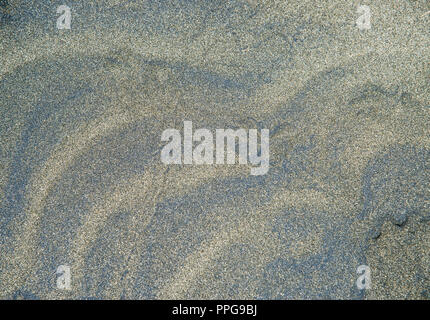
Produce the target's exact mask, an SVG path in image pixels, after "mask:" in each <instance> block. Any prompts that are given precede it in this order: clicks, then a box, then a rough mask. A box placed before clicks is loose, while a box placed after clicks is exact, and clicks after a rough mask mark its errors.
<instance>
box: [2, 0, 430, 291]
mask: <svg viewBox="0 0 430 320" xmlns="http://www.w3.org/2000/svg"><path fill="white" fill-rule="evenodd" d="M61 4H67V5H69V6H70V7H71V9H72V25H71V30H57V28H56V20H57V18H58V16H59V14H57V13H56V9H57V7H58V6H59V5H61ZM360 4H363V5H369V6H370V8H371V13H372V16H371V23H372V28H371V29H370V30H359V29H358V28H357V26H356V23H355V22H356V20H357V18H358V16H359V14H357V5H358V3H357V2H356V1H344V0H336V1H307V0H303V1H257V0H255V1H216V0H189V1H170V0H166V1H162V0H158V1H152V0H147V1H121V0H100V1H79V0H76V1H64V2H63V1H34V2H25V1H19V0H16V1H14V0H9V1H5V0H2V1H0V19H1V20H0V152H1V154H0V191H1V192H0V298H3V299H12V298H24V299H86V298H96V299H103V298H108V299H120V298H123V299H172V298H173V299H176V298H178V299H191V298H193V299H196V298H207V299H215V298H218V299H245V298H246V299H298V298H299V299H328V298H330V299H382V298H389V299H395V298H400V299H429V298H430V272H429V271H430V232H429V231H430V230H429V228H430V122H429V120H430V109H429V107H430V91H429V80H430V66H429V61H430V59H429V58H430V54H429V53H430V22H429V19H430V15H429V14H428V12H429V11H430V4H429V2H428V1H425V0H421V1H406V0H401V1H394V0H389V1H387V0H379V1H378V0H376V1H365V0H363V1H361V3H360ZM184 120H190V121H193V125H194V126H195V128H210V129H216V128H258V129H261V128H267V129H270V169H269V172H268V173H267V174H266V175H262V176H251V175H250V173H249V167H248V166H246V165H224V166H222V165H218V166H217V165H213V166H190V165H188V166H187V165H182V166H179V165H171V166H166V165H164V164H163V163H161V161H160V150H161V148H162V146H163V143H162V142H161V141H160V137H161V133H162V132H163V130H165V129H167V128H181V126H182V124H183V121H184ZM363 264H364V265H368V266H369V267H370V268H371V277H372V288H371V289H369V290H358V289H357V287H356V280H357V278H358V276H359V275H358V274H357V273H356V270H357V267H358V266H360V265H363ZM59 265H69V266H70V267H71V272H72V290H70V291H61V290H58V289H57V288H56V274H55V272H56V269H57V267H58V266H59Z"/></svg>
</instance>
